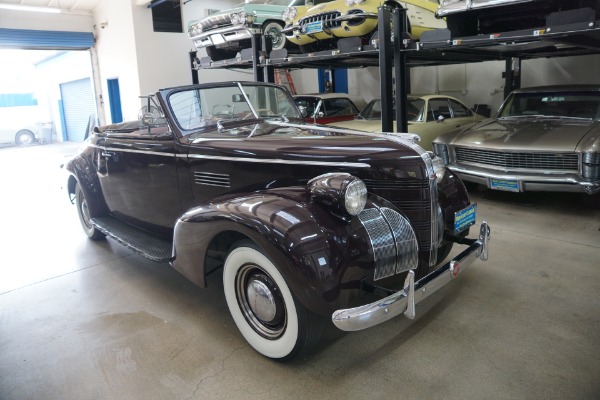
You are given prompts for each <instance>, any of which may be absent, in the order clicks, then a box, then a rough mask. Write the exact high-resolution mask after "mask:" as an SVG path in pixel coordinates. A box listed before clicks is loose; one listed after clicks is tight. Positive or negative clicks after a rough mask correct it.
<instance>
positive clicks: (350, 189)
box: [344, 178, 367, 215]
mask: <svg viewBox="0 0 600 400" xmlns="http://www.w3.org/2000/svg"><path fill="white" fill-rule="evenodd" d="M365 204H367V186H366V185H365V183H364V182H363V181H361V180H360V179H358V178H356V179H355V180H353V181H352V182H350V184H349V185H348V186H347V187H346V194H345V196H344V206H345V207H346V212H347V213H348V214H350V215H357V214H359V213H360V212H361V211H362V210H363V209H364V208H365Z"/></svg>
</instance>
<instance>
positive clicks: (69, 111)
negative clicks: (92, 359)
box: [60, 78, 96, 142]
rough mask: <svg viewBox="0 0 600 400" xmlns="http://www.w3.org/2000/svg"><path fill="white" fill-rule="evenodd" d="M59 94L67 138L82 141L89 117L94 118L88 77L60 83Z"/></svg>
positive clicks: (90, 84) (92, 96)
mask: <svg viewBox="0 0 600 400" xmlns="http://www.w3.org/2000/svg"><path fill="white" fill-rule="evenodd" d="M60 94H61V97H62V105H63V111H64V116H65V125H66V127H65V128H66V131H67V140H68V141H70V142H83V140H84V139H85V137H86V135H87V133H88V132H87V129H88V125H89V121H90V119H94V120H95V118H96V107H95V106H94V95H93V93H92V83H91V81H90V78H85V79H80V80H77V81H73V82H67V83H61V84H60Z"/></svg>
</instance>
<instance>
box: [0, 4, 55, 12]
mask: <svg viewBox="0 0 600 400" xmlns="http://www.w3.org/2000/svg"><path fill="white" fill-rule="evenodd" d="M0 8H1V9H5V10H13V11H27V12H44V13H54V14H58V13H60V12H61V11H60V8H54V7H36V6H25V5H22V4H6V3H0Z"/></svg>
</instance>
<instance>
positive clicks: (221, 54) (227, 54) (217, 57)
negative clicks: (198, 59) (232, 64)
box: [206, 46, 237, 61]
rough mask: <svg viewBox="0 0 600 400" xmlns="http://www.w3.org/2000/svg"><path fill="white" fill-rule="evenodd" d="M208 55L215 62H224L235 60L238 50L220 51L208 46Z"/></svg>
mask: <svg viewBox="0 0 600 400" xmlns="http://www.w3.org/2000/svg"><path fill="white" fill-rule="evenodd" d="M206 54H208V56H209V57H210V59H211V60H213V61H222V60H228V59H230V58H235V56H236V55H237V50H227V49H218V48H216V47H215V46H208V47H207V48H206Z"/></svg>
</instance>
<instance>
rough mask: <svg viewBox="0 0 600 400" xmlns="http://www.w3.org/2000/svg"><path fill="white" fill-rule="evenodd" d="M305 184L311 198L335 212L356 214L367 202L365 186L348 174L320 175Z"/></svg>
mask: <svg viewBox="0 0 600 400" xmlns="http://www.w3.org/2000/svg"><path fill="white" fill-rule="evenodd" d="M307 186H308V190H309V191H310V194H311V197H312V199H313V200H315V201H317V202H319V203H321V204H323V205H325V206H327V207H330V208H332V209H333V210H334V211H337V212H341V213H345V214H349V215H357V214H359V213H360V212H361V211H362V210H363V209H364V208H365V205H366V204H367V186H366V185H365V183H364V182H363V181H362V180H361V179H359V178H357V177H355V176H352V175H350V174H346V173H335V172H334V173H330V174H324V175H320V176H317V177H316V178H313V179H311V180H310V181H309V182H308V185H307Z"/></svg>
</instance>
